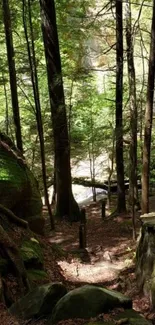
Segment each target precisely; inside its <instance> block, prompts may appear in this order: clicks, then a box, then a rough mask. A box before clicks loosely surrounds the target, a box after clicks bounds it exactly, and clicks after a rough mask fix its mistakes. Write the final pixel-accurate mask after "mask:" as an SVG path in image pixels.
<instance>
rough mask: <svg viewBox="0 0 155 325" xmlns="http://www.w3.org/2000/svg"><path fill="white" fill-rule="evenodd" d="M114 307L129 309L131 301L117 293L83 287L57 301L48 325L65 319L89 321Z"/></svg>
mask: <svg viewBox="0 0 155 325" xmlns="http://www.w3.org/2000/svg"><path fill="white" fill-rule="evenodd" d="M115 307H124V308H131V307H132V301H131V299H130V298H128V297H126V296H124V295H123V294H121V293H119V292H116V291H113V290H108V289H105V288H103V287H97V286H93V285H85V286H82V287H81V288H77V289H74V290H72V291H70V292H69V293H67V294H66V295H65V296H64V297H62V298H61V299H60V300H59V301H58V303H57V304H56V306H55V308H54V310H53V314H52V316H51V318H50V319H49V322H48V325H51V324H56V323H57V322H59V321H61V320H66V319H74V318H82V319H89V318H91V317H96V316H97V315H98V314H101V313H103V312H107V311H108V310H110V309H113V308H115Z"/></svg>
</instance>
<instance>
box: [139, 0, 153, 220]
mask: <svg viewBox="0 0 155 325" xmlns="http://www.w3.org/2000/svg"><path fill="white" fill-rule="evenodd" d="M154 78H155V0H154V1H153V15H152V26H151V43H150V57H149V71H148V83H147V98H146V109H145V122H144V123H145V126H144V144H143V168H142V214H144V213H148V212H149V179H150V149H151V132H152V116H153V98H154Z"/></svg>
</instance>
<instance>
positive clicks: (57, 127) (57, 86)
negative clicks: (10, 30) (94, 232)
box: [40, 0, 80, 221]
mask: <svg viewBox="0 0 155 325" xmlns="http://www.w3.org/2000/svg"><path fill="white" fill-rule="evenodd" d="M40 5H41V14H42V30H43V39H44V45H45V56H46V62H47V75H48V86H49V96H50V104H51V115H52V123H53V134H54V152H55V163H56V191H57V207H56V212H57V215H58V216H59V217H61V218H62V217H64V216H67V217H68V218H69V220H70V221H74V220H78V219H79V215H80V213H79V207H78V204H77V203H76V201H75V199H74V197H73V193H72V187H71V167H70V143H69V135H68V126H67V115H66V106H65V98H64V89H63V80H62V70H61V59H60V50H59V42H58V33H57V24H56V12H55V4H54V0H40Z"/></svg>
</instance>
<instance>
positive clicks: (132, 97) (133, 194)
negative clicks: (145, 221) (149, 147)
mask: <svg viewBox="0 0 155 325" xmlns="http://www.w3.org/2000/svg"><path fill="white" fill-rule="evenodd" d="M126 43H127V65H128V80H129V105H130V149H129V155H130V170H129V202H130V203H131V207H132V220H133V238H134V239H136V228H135V205H136V203H137V202H138V187H137V102H136V76H135V66H134V53H133V51H134V50H133V36H132V27H131V4H130V0H126Z"/></svg>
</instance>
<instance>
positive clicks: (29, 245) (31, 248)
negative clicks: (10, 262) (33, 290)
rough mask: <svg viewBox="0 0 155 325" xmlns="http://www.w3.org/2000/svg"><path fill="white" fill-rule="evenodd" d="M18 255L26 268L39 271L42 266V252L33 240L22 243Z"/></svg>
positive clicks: (37, 243)
mask: <svg viewBox="0 0 155 325" xmlns="http://www.w3.org/2000/svg"><path fill="white" fill-rule="evenodd" d="M20 254H21V258H22V260H23V262H24V264H25V266H26V268H38V269H39V268H41V267H42V266H43V252H42V249H41V247H40V244H39V242H38V241H37V240H36V239H35V238H31V239H30V240H25V241H23V243H22V246H21V248H20Z"/></svg>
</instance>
